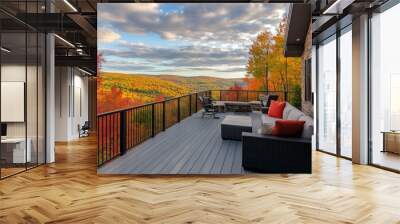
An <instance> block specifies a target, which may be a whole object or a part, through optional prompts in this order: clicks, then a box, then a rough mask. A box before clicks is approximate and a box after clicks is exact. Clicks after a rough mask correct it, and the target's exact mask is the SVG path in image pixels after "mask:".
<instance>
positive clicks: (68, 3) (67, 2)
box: [64, 0, 78, 12]
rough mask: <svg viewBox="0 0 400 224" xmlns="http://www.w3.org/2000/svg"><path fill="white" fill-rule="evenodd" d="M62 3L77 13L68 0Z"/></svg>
mask: <svg viewBox="0 0 400 224" xmlns="http://www.w3.org/2000/svg"><path fill="white" fill-rule="evenodd" d="M64 3H65V4H67V5H68V6H69V7H70V8H71V9H72V10H73V11H74V12H78V10H77V9H76V8H75V7H74V6H73V5H72V4H71V3H70V2H69V1H68V0H64Z"/></svg>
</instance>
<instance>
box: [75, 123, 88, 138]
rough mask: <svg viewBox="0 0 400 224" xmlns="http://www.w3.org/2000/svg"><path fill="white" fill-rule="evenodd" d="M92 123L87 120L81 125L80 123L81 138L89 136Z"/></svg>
mask: <svg viewBox="0 0 400 224" xmlns="http://www.w3.org/2000/svg"><path fill="white" fill-rule="evenodd" d="M89 130H90V125H89V121H85V123H84V124H83V125H82V126H81V125H79V124H78V131H79V138H81V137H87V136H89Z"/></svg>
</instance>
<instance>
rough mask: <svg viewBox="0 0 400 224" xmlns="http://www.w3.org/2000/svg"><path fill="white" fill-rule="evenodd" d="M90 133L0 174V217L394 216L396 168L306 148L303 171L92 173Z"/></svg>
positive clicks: (236, 219) (374, 219)
mask: <svg viewBox="0 0 400 224" xmlns="http://www.w3.org/2000/svg"><path fill="white" fill-rule="evenodd" d="M96 146H97V144H96V140H95V139H94V138H84V139H81V140H80V141H75V142H70V143H62V144H57V146H56V161H57V162H56V163H54V164H49V165H44V166H41V167H38V168H35V169H33V170H29V171H27V172H25V173H21V174H19V175H16V176H13V177H10V178H7V179H4V180H1V181H0V223H5V224H8V223H283V224H284V223H307V224H308V223H371V224H372V223H374V224H375V223H385V224H391V223H400V213H399V211H400V200H398V199H399V198H400V175H399V174H396V173H391V172H388V171H385V170H381V169H378V168H375V167H371V166H360V165H355V164H352V163H351V162H350V161H348V160H344V159H340V158H337V157H334V156H330V155H327V154H324V153H321V152H315V151H314V152H313V173H312V174H311V175H298V174H297V175H277V174H274V175H258V174H248V175H241V176H226V175H224V176H216V175H214V176H196V175H191V176H184V177H182V176H165V175H164V176H154V175H152V176H143V175H140V176H127V175H120V176H98V175H97V174H96Z"/></svg>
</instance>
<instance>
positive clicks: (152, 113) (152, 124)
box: [151, 103, 156, 137]
mask: <svg viewBox="0 0 400 224" xmlns="http://www.w3.org/2000/svg"><path fill="white" fill-rule="evenodd" d="M155 123H156V122H155V113H154V103H153V104H152V105H151V137H154V132H155V131H154V125H155Z"/></svg>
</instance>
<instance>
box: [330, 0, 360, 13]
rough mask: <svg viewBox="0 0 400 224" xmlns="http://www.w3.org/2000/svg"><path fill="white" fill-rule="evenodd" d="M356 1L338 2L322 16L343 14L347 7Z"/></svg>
mask: <svg viewBox="0 0 400 224" xmlns="http://www.w3.org/2000/svg"><path fill="white" fill-rule="evenodd" d="M354 1H355V0H336V1H335V2H334V3H333V4H332V5H330V6H329V7H328V8H327V9H325V10H324V12H323V13H322V14H324V15H326V14H335V15H336V14H342V13H343V10H344V9H345V8H347V6H349V5H351V4H352V3H353V2H354Z"/></svg>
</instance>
